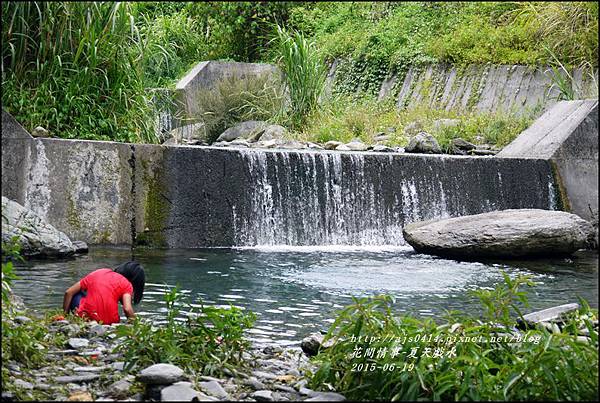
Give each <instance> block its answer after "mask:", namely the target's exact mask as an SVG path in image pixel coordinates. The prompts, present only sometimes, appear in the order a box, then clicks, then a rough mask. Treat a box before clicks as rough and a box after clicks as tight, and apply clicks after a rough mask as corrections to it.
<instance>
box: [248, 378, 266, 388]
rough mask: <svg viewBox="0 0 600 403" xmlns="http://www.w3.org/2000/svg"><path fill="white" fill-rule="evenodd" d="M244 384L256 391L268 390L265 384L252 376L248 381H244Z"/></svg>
mask: <svg viewBox="0 0 600 403" xmlns="http://www.w3.org/2000/svg"><path fill="white" fill-rule="evenodd" d="M243 383H244V385H248V386H250V387H251V388H252V389H254V390H261V389H265V388H266V386H265V384H264V383H262V382H261V381H259V380H258V379H256V378H255V377H253V376H251V377H250V378H248V379H244V382H243Z"/></svg>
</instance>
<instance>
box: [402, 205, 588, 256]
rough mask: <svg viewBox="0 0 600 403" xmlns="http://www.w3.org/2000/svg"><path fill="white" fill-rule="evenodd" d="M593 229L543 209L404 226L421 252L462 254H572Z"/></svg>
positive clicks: (568, 215)
mask: <svg viewBox="0 0 600 403" xmlns="http://www.w3.org/2000/svg"><path fill="white" fill-rule="evenodd" d="M591 233H592V228H591V225H590V224H589V223H588V222H587V221H585V220H583V219H582V218H580V217H578V216H577V215H575V214H571V213H567V212H564V211H549V210H539V209H511V210H503V211H493V212H490V213H483V214H476V215H470V216H463V217H455V218H448V219H444V220H429V221H420V222H415V223H411V224H408V225H406V226H405V227H404V229H403V234H404V239H405V240H406V242H408V243H409V244H410V245H411V246H412V247H413V248H414V249H415V250H416V251H417V252H420V253H429V254H433V255H439V256H444V257H460V258H478V257H497V258H516V257H546V256H550V255H567V254H571V253H573V252H575V251H576V250H578V249H581V248H584V247H585V246H586V245H587V241H588V238H589V236H590V235H591Z"/></svg>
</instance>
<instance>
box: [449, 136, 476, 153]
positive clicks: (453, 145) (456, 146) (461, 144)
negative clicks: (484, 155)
mask: <svg viewBox="0 0 600 403" xmlns="http://www.w3.org/2000/svg"><path fill="white" fill-rule="evenodd" d="M476 147H477V146H476V145H475V144H473V143H471V142H469V141H467V140H465V139H462V138H460V137H458V138H455V139H452V140H450V152H451V153H452V154H456V155H466V154H467V152H469V151H471V150H474V149H475V148H476Z"/></svg>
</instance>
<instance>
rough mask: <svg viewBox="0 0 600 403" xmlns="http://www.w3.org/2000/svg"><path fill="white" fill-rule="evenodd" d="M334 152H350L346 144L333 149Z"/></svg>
mask: <svg viewBox="0 0 600 403" xmlns="http://www.w3.org/2000/svg"><path fill="white" fill-rule="evenodd" d="M335 150H336V151H352V150H351V149H350V147H348V146H347V145H346V144H342V145H339V146H337V147H336V148H335Z"/></svg>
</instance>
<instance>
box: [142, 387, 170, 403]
mask: <svg viewBox="0 0 600 403" xmlns="http://www.w3.org/2000/svg"><path fill="white" fill-rule="evenodd" d="M167 386H168V385H152V384H148V385H146V390H145V394H144V399H145V400H154V401H158V402H159V401H160V398H161V392H162V390H163V389H164V388H166V387H167Z"/></svg>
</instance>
